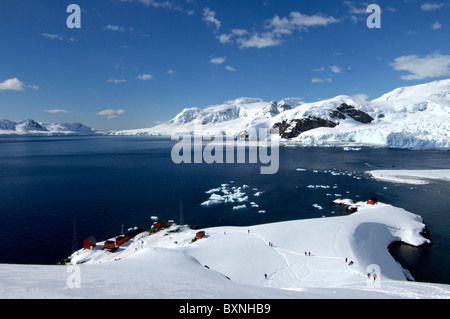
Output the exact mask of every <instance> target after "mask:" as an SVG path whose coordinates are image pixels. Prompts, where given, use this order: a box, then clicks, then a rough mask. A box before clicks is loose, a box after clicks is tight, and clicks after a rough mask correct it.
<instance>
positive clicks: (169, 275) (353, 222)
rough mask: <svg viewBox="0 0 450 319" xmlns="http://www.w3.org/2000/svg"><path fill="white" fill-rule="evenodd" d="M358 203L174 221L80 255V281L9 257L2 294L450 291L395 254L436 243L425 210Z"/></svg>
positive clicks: (378, 294)
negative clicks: (251, 220)
mask: <svg viewBox="0 0 450 319" xmlns="http://www.w3.org/2000/svg"><path fill="white" fill-rule="evenodd" d="M345 202H346V203H350V202H351V200H350V199H347V200H345ZM354 205H356V206H357V207H358V211H357V212H356V213H354V214H351V215H348V216H341V217H330V218H319V219H309V220H297V221H288V222H279V223H272V224H264V225H256V226H250V227H214V228H207V229H203V230H204V231H205V233H206V236H205V237H203V238H201V239H197V240H195V241H192V239H193V238H194V237H195V234H196V232H197V230H192V229H190V228H188V227H187V226H178V225H172V226H171V227H170V228H167V229H164V230H161V231H159V232H157V233H154V234H150V233H149V232H143V233H141V234H140V235H138V236H136V237H135V238H133V239H132V240H130V241H128V242H127V243H126V244H124V245H123V246H121V247H120V248H119V249H118V250H117V251H116V252H114V253H111V252H107V251H105V250H102V249H101V248H102V246H103V242H99V243H97V247H96V248H95V249H93V250H83V249H82V250H79V251H77V252H75V253H74V254H73V255H72V256H71V262H72V264H73V265H76V266H77V267H79V268H78V269H79V274H80V276H79V278H80V287H79V288H72V289H70V288H69V287H68V284H67V282H68V278H69V277H70V275H71V272H72V268H71V267H73V265H69V266H43V265H0V282H1V285H0V292H2V296H4V297H6V298H171V299H174V298H188V299H196V298H200V299H228V298H234V299H241V298H242V299H247V298H266V299H271V298H273V299H287V298H315V299H317V298H450V286H448V285H440V284H430V283H419V282H411V281H406V279H405V271H404V270H403V269H402V268H401V266H399V264H398V263H396V261H395V260H394V259H393V258H392V257H391V255H390V254H389V253H388V250H387V246H388V245H389V244H390V243H392V242H394V241H403V242H405V243H408V244H411V245H416V246H419V245H422V244H427V243H428V242H429V240H428V239H426V238H424V237H423V236H422V235H421V232H422V230H423V228H424V227H425V225H424V224H423V223H422V219H421V217H420V216H418V215H415V214H412V213H409V212H407V211H405V210H403V209H401V208H397V207H393V206H391V205H387V204H383V203H377V204H376V205H368V204H366V203H364V202H358V203H354ZM305 252H308V254H305ZM309 253H311V256H310V255H309ZM346 258H347V262H346ZM350 261H353V264H352V265H349V262H350ZM373 264H376V265H378V266H379V267H380V273H379V277H378V278H377V279H376V280H377V283H379V286H375V285H374V283H373V282H372V281H370V280H368V279H367V272H368V271H369V272H370V271H372V269H373ZM264 274H266V275H267V278H266V277H265V276H264ZM69 286H70V285H69Z"/></svg>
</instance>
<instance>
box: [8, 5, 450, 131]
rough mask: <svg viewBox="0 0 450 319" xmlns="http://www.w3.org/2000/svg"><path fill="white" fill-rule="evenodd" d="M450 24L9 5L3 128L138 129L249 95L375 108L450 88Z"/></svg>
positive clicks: (291, 13)
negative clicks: (449, 84) (345, 101)
mask: <svg viewBox="0 0 450 319" xmlns="http://www.w3.org/2000/svg"><path fill="white" fill-rule="evenodd" d="M72 3H74V4H78V5H79V7H80V8H81V28H73V29H71V28H68V27H67V24H66V20H67V18H68V17H69V15H70V13H67V12H66V9H67V6H68V5H69V4H72ZM369 4H377V5H379V6H380V8H381V10H382V11H381V28H379V29H377V28H374V29H370V28H368V27H367V23H366V20H367V18H368V17H369V16H370V13H367V11H366V10H367V7H368V5H369ZM449 16H450V3H449V2H448V1H446V0H436V1H434V0H431V1H419V0H392V1H387V0H383V1H371V0H369V1H368V2H363V1H351V0H350V1H347V0H332V1H331V0H328V1H325V0H316V1H310V0H296V1H283V0H278V1H274V0H252V1H250V0H249V1H245V0H227V1H223V0H222V1H212V0H211V1H201V0H95V1H92V0H90V1H87V0H71V1H60V0H58V1H55V0H39V1H36V0H21V1H16V0H2V1H1V2H0V41H1V47H0V118H1V119H10V120H24V119H29V118H32V119H34V120H36V121H42V122H57V123H62V122H81V123H84V124H86V125H88V126H91V127H95V128H97V129H100V130H109V129H130V128H144V127H151V126H154V125H155V124H157V123H159V122H161V121H167V120H169V119H171V118H173V117H174V116H175V115H176V114H177V113H178V112H179V111H181V110H182V109H183V108H185V107H206V106H208V105H212V104H221V103H223V102H225V101H227V100H232V99H235V98H238V97H244V96H245V97H258V98H262V99H264V100H266V101H271V100H280V99H283V98H287V97H298V98H301V99H302V100H303V101H305V102H313V101H317V100H321V99H326V98H331V97H334V96H336V95H340V94H346V95H356V94H365V95H366V96H367V98H368V99H373V98H377V97H379V96H380V95H382V94H384V93H386V92H388V91H390V90H392V89H394V88H396V87H400V86H408V85H415V84H419V83H425V82H430V81H434V80H439V79H444V78H449V77H450V41H449V35H450V32H449V31H450V19H449V18H448V17H449Z"/></svg>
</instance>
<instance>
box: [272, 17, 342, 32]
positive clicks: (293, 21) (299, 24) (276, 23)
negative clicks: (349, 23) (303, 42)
mask: <svg viewBox="0 0 450 319" xmlns="http://www.w3.org/2000/svg"><path fill="white" fill-rule="evenodd" d="M337 22H339V20H337V19H335V18H333V17H327V16H323V15H318V14H316V15H312V16H308V15H306V14H302V13H300V12H291V13H290V14H289V18H286V17H284V18H280V17H279V16H277V15H276V16H275V17H274V18H273V19H272V20H270V23H269V25H268V26H267V27H268V28H270V29H272V32H274V33H279V34H291V33H292V32H293V31H294V30H297V31H304V30H307V29H308V28H311V27H319V26H327V25H329V24H331V23H337Z"/></svg>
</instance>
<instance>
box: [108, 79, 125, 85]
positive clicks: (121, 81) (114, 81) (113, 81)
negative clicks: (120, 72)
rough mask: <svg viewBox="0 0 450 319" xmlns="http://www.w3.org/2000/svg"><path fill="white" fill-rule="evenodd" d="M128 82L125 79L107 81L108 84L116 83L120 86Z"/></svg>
mask: <svg viewBox="0 0 450 319" xmlns="http://www.w3.org/2000/svg"><path fill="white" fill-rule="evenodd" d="M126 81H127V80H125V79H108V80H106V82H109V83H115V84H118V83H124V82H126Z"/></svg>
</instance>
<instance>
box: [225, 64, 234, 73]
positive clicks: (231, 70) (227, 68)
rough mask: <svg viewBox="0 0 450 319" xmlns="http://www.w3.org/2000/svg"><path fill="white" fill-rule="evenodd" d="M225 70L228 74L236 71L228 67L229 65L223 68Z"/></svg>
mask: <svg viewBox="0 0 450 319" xmlns="http://www.w3.org/2000/svg"><path fill="white" fill-rule="evenodd" d="M225 70H227V71H230V72H236V69H235V68H233V67H232V66H229V65H227V66H226V67H225Z"/></svg>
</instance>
